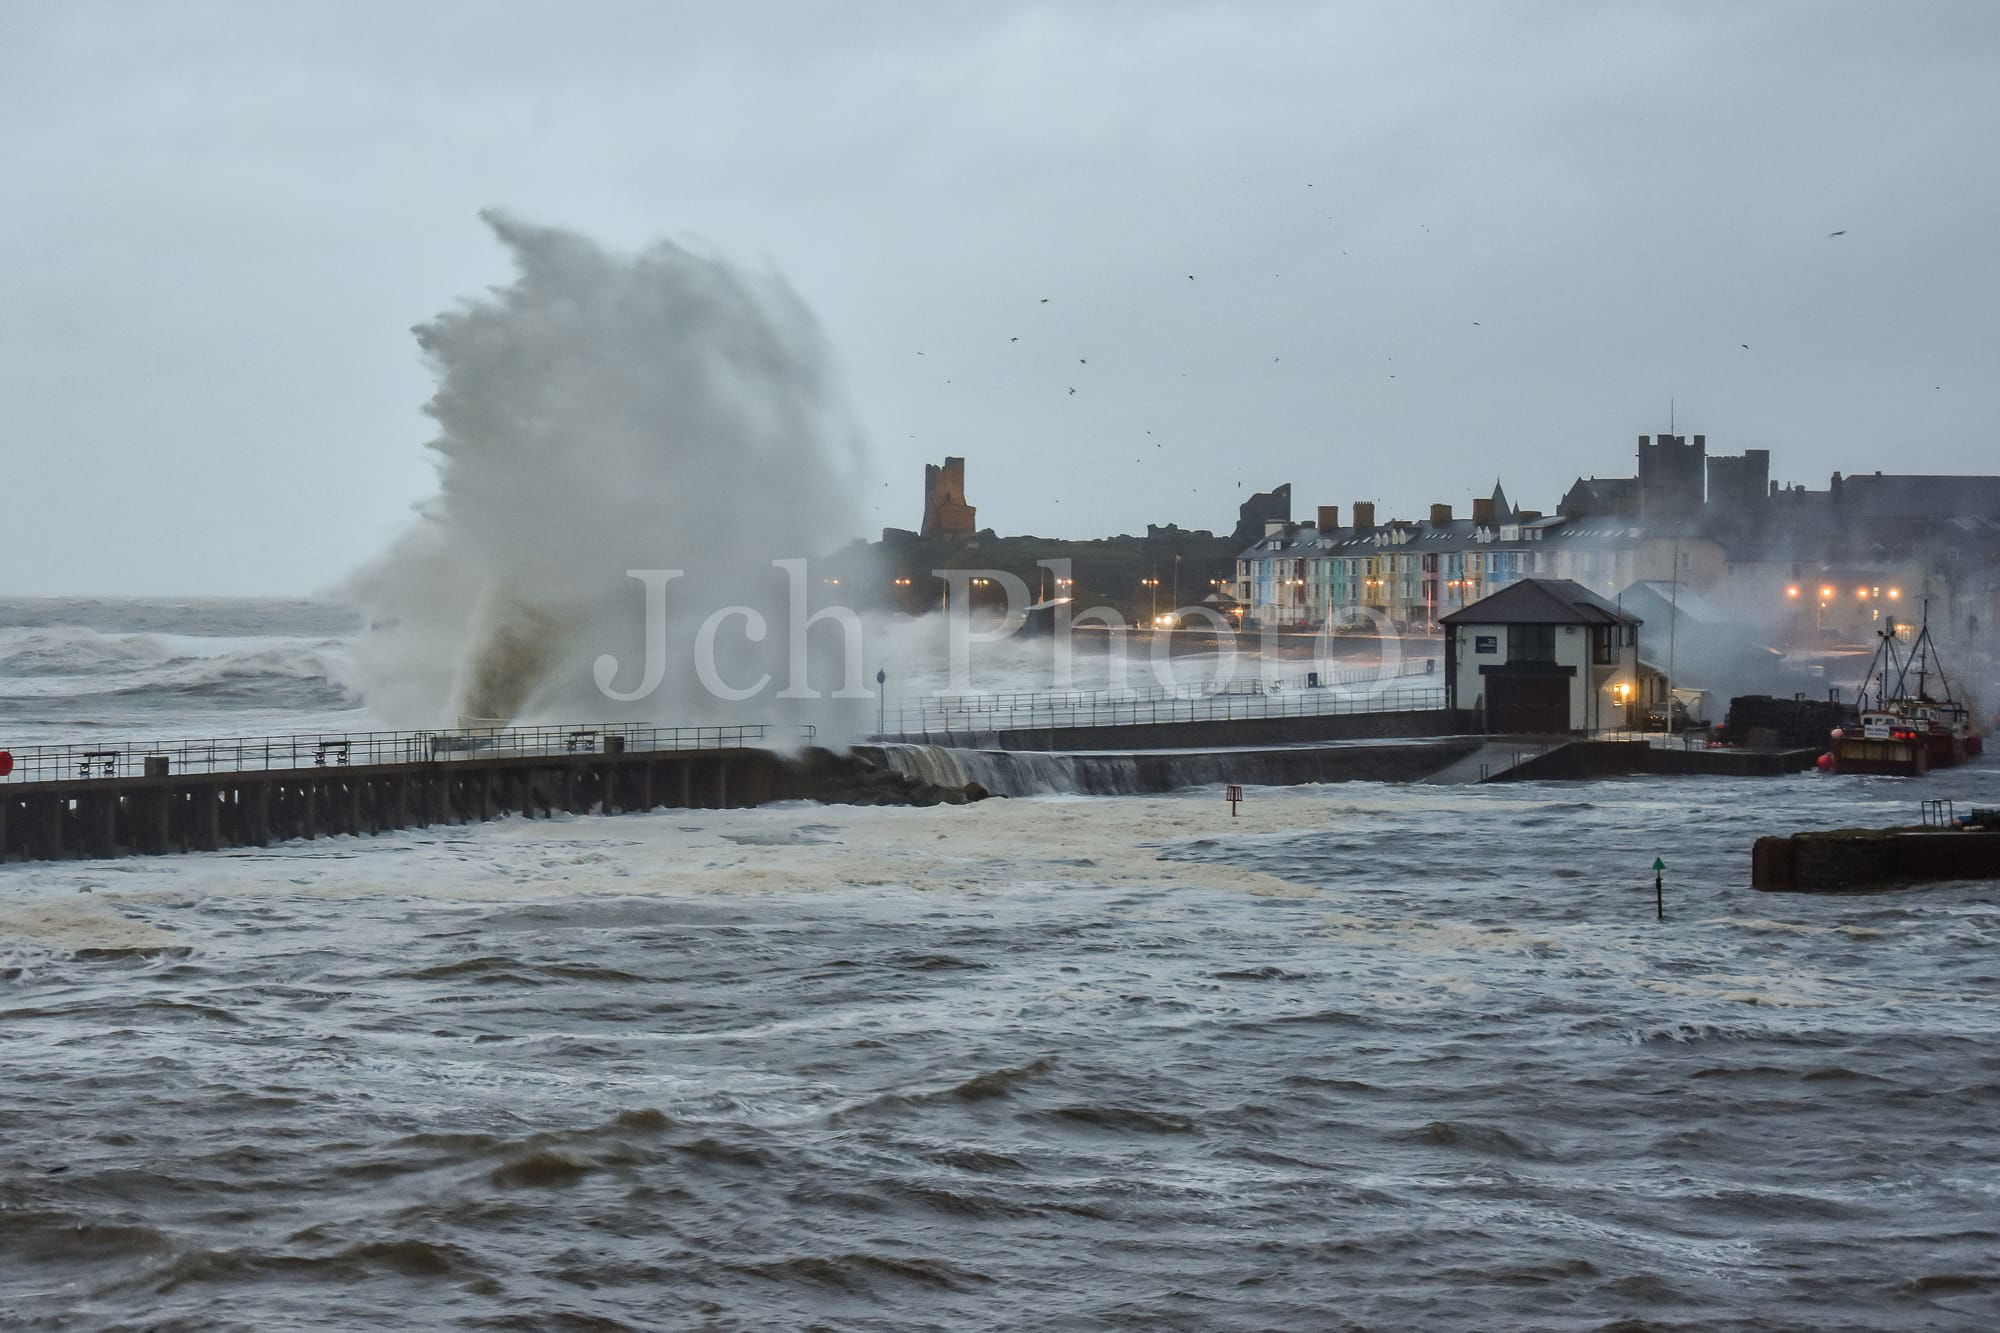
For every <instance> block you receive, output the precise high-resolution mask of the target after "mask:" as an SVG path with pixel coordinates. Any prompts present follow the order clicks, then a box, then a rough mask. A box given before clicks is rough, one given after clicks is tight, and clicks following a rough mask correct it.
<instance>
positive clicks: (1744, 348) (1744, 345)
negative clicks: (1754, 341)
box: [1743, 343, 1750, 352]
mask: <svg viewBox="0 0 2000 1333" xmlns="http://www.w3.org/2000/svg"><path fill="white" fill-rule="evenodd" d="M1743 350H1744V351H1746V352H1747V351H1749V350H1750V344H1749V343H1744V344H1743Z"/></svg>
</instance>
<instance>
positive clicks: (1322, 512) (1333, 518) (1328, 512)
mask: <svg viewBox="0 0 2000 1333" xmlns="http://www.w3.org/2000/svg"><path fill="white" fill-rule="evenodd" d="M1339 527H1340V506H1339V505H1321V506H1320V507H1319V530H1320V531H1321V532H1333V531H1335V530H1337V529H1338V528H1339Z"/></svg>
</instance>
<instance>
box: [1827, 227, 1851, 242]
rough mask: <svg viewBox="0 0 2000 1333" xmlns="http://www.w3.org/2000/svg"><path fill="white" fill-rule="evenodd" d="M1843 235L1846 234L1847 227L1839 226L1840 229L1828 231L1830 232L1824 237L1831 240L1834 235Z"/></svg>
mask: <svg viewBox="0 0 2000 1333" xmlns="http://www.w3.org/2000/svg"><path fill="white" fill-rule="evenodd" d="M1845 235H1847V228H1845V227H1842V228H1841V229H1840V230H1839V231H1830V232H1828V233H1827V234H1826V239H1828V240H1829V241H1830V240H1832V239H1833V238H1834V237H1836V236H1845Z"/></svg>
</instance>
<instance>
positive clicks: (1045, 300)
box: [1042, 296, 1049, 305]
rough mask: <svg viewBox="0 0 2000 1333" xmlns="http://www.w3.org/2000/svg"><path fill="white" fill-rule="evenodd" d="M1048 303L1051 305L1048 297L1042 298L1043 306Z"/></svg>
mask: <svg viewBox="0 0 2000 1333" xmlns="http://www.w3.org/2000/svg"><path fill="white" fill-rule="evenodd" d="M1048 303H1049V298H1048V297H1046V296H1044V297H1043V298H1042V304H1043V305H1047V304H1048Z"/></svg>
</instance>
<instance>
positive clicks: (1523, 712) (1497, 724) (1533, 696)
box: [1486, 674, 1569, 733]
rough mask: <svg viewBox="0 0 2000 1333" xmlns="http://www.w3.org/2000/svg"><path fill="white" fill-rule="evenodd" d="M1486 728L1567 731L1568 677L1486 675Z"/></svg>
mask: <svg viewBox="0 0 2000 1333" xmlns="http://www.w3.org/2000/svg"><path fill="white" fill-rule="evenodd" d="M1486 729H1487V730H1488V731H1500V732H1531V733H1548V732H1560V731H1568V730H1569V677H1567V676H1502V675H1498V674H1495V675H1491V676H1488V677H1487V678H1486Z"/></svg>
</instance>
